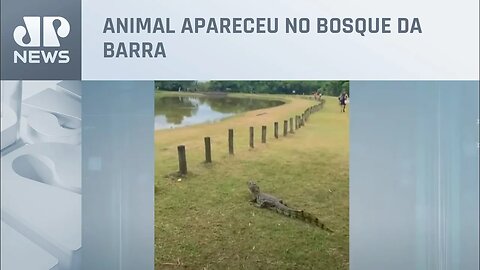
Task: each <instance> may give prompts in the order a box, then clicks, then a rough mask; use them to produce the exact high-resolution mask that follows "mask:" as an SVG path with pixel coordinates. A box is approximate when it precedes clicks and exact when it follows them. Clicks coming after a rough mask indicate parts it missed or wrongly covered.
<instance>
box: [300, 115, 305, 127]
mask: <svg viewBox="0 0 480 270" xmlns="http://www.w3.org/2000/svg"><path fill="white" fill-rule="evenodd" d="M300 125H302V126H305V114H304V113H302V118H300Z"/></svg>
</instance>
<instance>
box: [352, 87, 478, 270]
mask: <svg viewBox="0 0 480 270" xmlns="http://www.w3.org/2000/svg"><path fill="white" fill-rule="evenodd" d="M478 91H479V90H478V81H477V82H475V81H470V82H468V81H467V82H463V81H456V82H448V81H443V82H442V81H436V82H431V81H422V82H413V81H401V82H398V81H389V82H381V81H375V82H373V81H352V82H351V84H350V93H351V110H350V116H351V121H350V123H351V124H350V125H351V126H350V132H351V134H350V269H352V270H363V269H370V270H375V269H390V270H395V269H399V270H400V269H401V270H403V269H435V270H437V269H439V270H445V269H462V270H469V269H471V270H476V269H478V263H479V259H478V253H479V242H478V236H479V235H478V228H479V223H478V222H479V201H478V199H479V197H478V196H479V195H478V194H479V192H478V191H479V184H478V182H479V180H478V179H479V178H478V177H479V176H478V161H479V158H478V123H477V121H478V117H479V116H478V114H479V112H478V106H479V104H478V98H479V92H478Z"/></svg>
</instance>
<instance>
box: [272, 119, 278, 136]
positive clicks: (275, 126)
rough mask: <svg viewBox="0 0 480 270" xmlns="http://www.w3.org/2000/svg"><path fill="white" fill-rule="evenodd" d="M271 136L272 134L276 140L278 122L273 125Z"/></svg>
mask: <svg viewBox="0 0 480 270" xmlns="http://www.w3.org/2000/svg"><path fill="white" fill-rule="evenodd" d="M273 134H274V136H275V138H276V139H278V122H275V123H274V124H273Z"/></svg>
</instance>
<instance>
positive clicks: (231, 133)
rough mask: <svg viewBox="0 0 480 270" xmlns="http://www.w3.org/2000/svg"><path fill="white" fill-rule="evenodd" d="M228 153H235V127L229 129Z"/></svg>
mask: <svg viewBox="0 0 480 270" xmlns="http://www.w3.org/2000/svg"><path fill="white" fill-rule="evenodd" d="M228 153H230V155H233V129H229V130H228Z"/></svg>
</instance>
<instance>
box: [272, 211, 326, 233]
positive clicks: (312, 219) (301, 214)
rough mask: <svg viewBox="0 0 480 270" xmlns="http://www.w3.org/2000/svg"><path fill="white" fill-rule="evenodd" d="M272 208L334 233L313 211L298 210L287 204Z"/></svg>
mask: <svg viewBox="0 0 480 270" xmlns="http://www.w3.org/2000/svg"><path fill="white" fill-rule="evenodd" d="M272 209H273V210H275V211H277V212H278V213H280V214H282V215H285V216H287V217H291V218H296V219H299V220H302V221H305V222H307V223H310V224H312V225H314V226H317V227H319V228H320V229H322V230H325V231H327V232H330V233H333V231H332V230H331V229H329V228H328V227H327V226H326V225H325V224H324V223H323V222H321V221H320V220H319V219H318V218H317V217H316V216H314V215H313V214H311V213H308V212H305V211H303V210H296V209H293V208H290V207H288V206H286V205H277V206H276V207H272Z"/></svg>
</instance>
